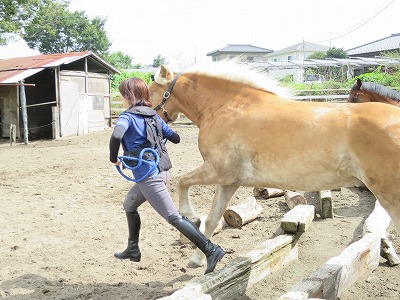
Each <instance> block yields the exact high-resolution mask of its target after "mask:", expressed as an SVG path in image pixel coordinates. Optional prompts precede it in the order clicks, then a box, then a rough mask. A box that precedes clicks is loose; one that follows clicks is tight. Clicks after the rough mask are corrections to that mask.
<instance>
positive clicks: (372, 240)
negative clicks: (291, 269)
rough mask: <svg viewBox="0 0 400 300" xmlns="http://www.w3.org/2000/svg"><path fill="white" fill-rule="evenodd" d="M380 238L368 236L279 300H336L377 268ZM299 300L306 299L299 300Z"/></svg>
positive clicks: (351, 245) (329, 261)
mask: <svg viewBox="0 0 400 300" xmlns="http://www.w3.org/2000/svg"><path fill="white" fill-rule="evenodd" d="M379 253H380V238H379V237H378V236H377V235H375V234H373V233H368V234H367V235H365V236H364V237H363V238H362V239H361V240H359V241H357V242H354V243H352V244H350V245H349V246H348V247H347V248H346V249H345V250H344V251H343V252H342V253H341V254H340V255H339V256H336V257H333V258H331V259H330V260H328V261H327V262H326V263H325V264H324V265H322V267H320V268H319V269H318V270H317V271H316V272H315V273H314V274H312V275H311V276H309V277H308V278H306V279H304V280H303V281H302V282H300V283H299V284H297V285H295V286H294V287H293V288H292V289H291V291H290V292H289V293H287V294H285V295H283V296H281V297H280V298H279V300H298V299H307V298H312V297H314V298H323V299H327V300H335V299H337V297H338V296H339V295H340V294H341V293H342V292H343V291H345V290H346V289H348V288H349V287H350V286H351V285H352V284H353V283H354V282H356V281H357V280H358V278H360V277H361V276H363V275H365V274H366V273H367V272H370V271H372V270H373V269H375V268H376V267H377V266H378V265H379ZM300 296H303V297H305V296H306V297H307V298H298V297H300Z"/></svg>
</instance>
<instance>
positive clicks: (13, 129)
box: [10, 124, 17, 146]
mask: <svg viewBox="0 0 400 300" xmlns="http://www.w3.org/2000/svg"><path fill="white" fill-rule="evenodd" d="M16 141H17V126H16V125H15V124H11V125H10V146H12V145H14V144H15V142H16Z"/></svg>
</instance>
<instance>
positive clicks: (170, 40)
mask: <svg viewBox="0 0 400 300" xmlns="http://www.w3.org/2000/svg"><path fill="white" fill-rule="evenodd" d="M69 7H70V10H71V11H75V10H79V11H85V13H86V15H87V16H88V17H89V18H93V17H95V16H101V17H104V18H106V19H107V20H106V25H105V29H106V31H107V35H108V38H109V39H110V41H111V43H112V46H111V48H110V51H111V52H116V51H122V52H123V53H125V54H128V55H130V56H131V57H133V63H134V64H137V63H141V64H142V65H147V64H151V63H152V62H153V59H154V58H155V57H157V56H158V55H161V56H163V57H165V58H166V60H167V61H168V62H169V63H170V64H172V65H177V66H178V65H188V64H193V63H201V62H209V61H211V57H210V56H207V53H209V52H212V51H214V50H217V49H220V48H223V47H225V46H227V45H228V44H251V45H253V46H257V47H262V48H266V49H271V50H274V51H277V50H280V49H283V48H286V47H289V46H291V45H294V44H297V43H301V42H302V41H303V40H305V41H307V42H312V43H316V44H320V45H325V46H331V47H336V48H343V49H344V50H347V49H350V48H354V47H357V46H361V45H364V44H366V43H369V42H371V41H375V40H378V39H381V38H385V37H388V36H390V35H391V34H394V33H400V19H399V15H400V0H374V1H365V0H350V1H349V0H335V1H324V0H247V1H237V0H198V1H195V0H140V1H138V0H113V1H110V0H70V6H69ZM399 47H400V45H399ZM36 53H37V52H36V51H33V50H31V49H29V48H28V47H27V46H26V45H25V44H24V43H23V41H19V42H14V43H9V45H8V46H7V47H0V59H1V58H7V57H15V56H25V55H34V54H36Z"/></svg>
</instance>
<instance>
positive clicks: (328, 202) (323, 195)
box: [318, 190, 333, 219]
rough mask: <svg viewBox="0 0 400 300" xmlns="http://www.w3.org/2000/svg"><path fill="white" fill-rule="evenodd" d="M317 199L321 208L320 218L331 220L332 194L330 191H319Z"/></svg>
mask: <svg viewBox="0 0 400 300" xmlns="http://www.w3.org/2000/svg"><path fill="white" fill-rule="evenodd" d="M318 197H319V203H320V206H321V217H322V218H323V219H326V218H333V205H332V192H331V191H330V190H323V191H319V192H318Z"/></svg>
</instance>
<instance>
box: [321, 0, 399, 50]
mask: <svg viewBox="0 0 400 300" xmlns="http://www.w3.org/2000/svg"><path fill="white" fill-rule="evenodd" d="M394 1H396V0H391V1H390V2H389V3H387V4H386V5H385V6H384V7H383V8H382V9H381V10H379V11H378V12H377V13H376V14H374V15H373V16H372V17H370V18H368V19H366V20H365V21H363V22H362V23H361V24H360V25H358V26H357V27H355V28H354V29H352V28H350V29H347V30H346V31H345V33H343V34H340V35H338V36H336V37H334V38H331V37H329V38H327V39H324V40H320V41H313V42H318V43H322V42H329V41H333V40H337V39H339V38H342V37H344V36H346V35H348V34H350V33H352V32H354V31H356V30H357V29H359V28H361V27H363V26H364V25H365V24H367V23H368V22H369V21H371V20H372V19H374V18H376V17H377V16H378V15H379V14H380V13H381V12H383V11H384V10H385V9H386V8H387V7H388V6H390V5H391V4H392V3H393V2H394Z"/></svg>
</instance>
